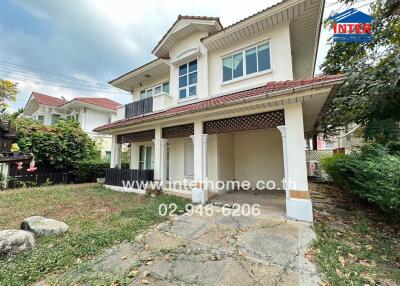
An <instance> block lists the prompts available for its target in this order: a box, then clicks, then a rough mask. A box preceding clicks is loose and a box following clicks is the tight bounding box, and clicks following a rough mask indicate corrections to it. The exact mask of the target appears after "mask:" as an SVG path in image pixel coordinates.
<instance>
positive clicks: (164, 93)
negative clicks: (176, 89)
mask: <svg viewBox="0 0 400 286" xmlns="http://www.w3.org/2000/svg"><path fill="white" fill-rule="evenodd" d="M162 95H165V96H169V97H171V95H170V94H169V93H166V92H161V93H157V94H154V95H153V97H158V96H162Z"/></svg>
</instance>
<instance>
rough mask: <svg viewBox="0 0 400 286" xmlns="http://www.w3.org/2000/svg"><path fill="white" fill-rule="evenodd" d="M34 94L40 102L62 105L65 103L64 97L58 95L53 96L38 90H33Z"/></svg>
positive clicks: (56, 105)
mask: <svg viewBox="0 0 400 286" xmlns="http://www.w3.org/2000/svg"><path fill="white" fill-rule="evenodd" d="M32 96H33V97H34V98H35V99H36V100H37V102H38V103H39V104H44V105H50V106H55V107H60V106H61V105H63V104H64V103H65V100H64V99H61V98H58V97H53V96H50V95H46V94H42V93H38V92H32Z"/></svg>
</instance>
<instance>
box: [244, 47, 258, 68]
mask: <svg viewBox="0 0 400 286" xmlns="http://www.w3.org/2000/svg"><path fill="white" fill-rule="evenodd" d="M255 72H257V50H256V48H252V49H248V50H246V74H252V73H255Z"/></svg>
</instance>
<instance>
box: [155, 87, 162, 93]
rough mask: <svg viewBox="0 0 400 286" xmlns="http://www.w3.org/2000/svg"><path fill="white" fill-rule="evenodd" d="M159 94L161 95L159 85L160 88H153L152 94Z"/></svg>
mask: <svg viewBox="0 0 400 286" xmlns="http://www.w3.org/2000/svg"><path fill="white" fill-rule="evenodd" d="M159 93H161V85H160V86H156V87H155V88H154V94H159Z"/></svg>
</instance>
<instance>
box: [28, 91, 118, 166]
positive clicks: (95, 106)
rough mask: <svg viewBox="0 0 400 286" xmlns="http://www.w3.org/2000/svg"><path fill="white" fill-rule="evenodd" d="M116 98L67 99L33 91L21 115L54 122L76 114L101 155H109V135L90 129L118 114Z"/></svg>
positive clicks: (107, 122) (113, 119)
mask: <svg viewBox="0 0 400 286" xmlns="http://www.w3.org/2000/svg"><path fill="white" fill-rule="evenodd" d="M118 106H120V104H119V103H118V102H115V101H113V100H110V99H107V98H92V97H77V98H74V99H72V100H70V101H66V100H64V99H61V98H57V97H53V96H49V95H45V94H41V93H37V92H32V94H31V96H30V98H29V99H28V102H27V104H26V106H25V108H24V112H23V115H24V116H28V117H31V118H33V119H36V120H38V121H40V122H42V123H44V124H46V125H53V124H54V123H55V122H57V120H58V119H59V118H67V117H73V118H75V119H76V120H77V121H78V122H79V124H80V126H81V128H82V130H83V131H85V132H86V133H87V134H89V136H90V137H91V138H92V139H93V140H95V141H96V144H97V145H98V147H99V148H100V150H101V152H102V156H104V157H109V158H111V136H110V135H106V134H99V133H98V132H94V131H93V129H94V128H95V127H96V126H98V125H99V124H109V123H110V122H112V121H115V120H116V118H117V107H118Z"/></svg>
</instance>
